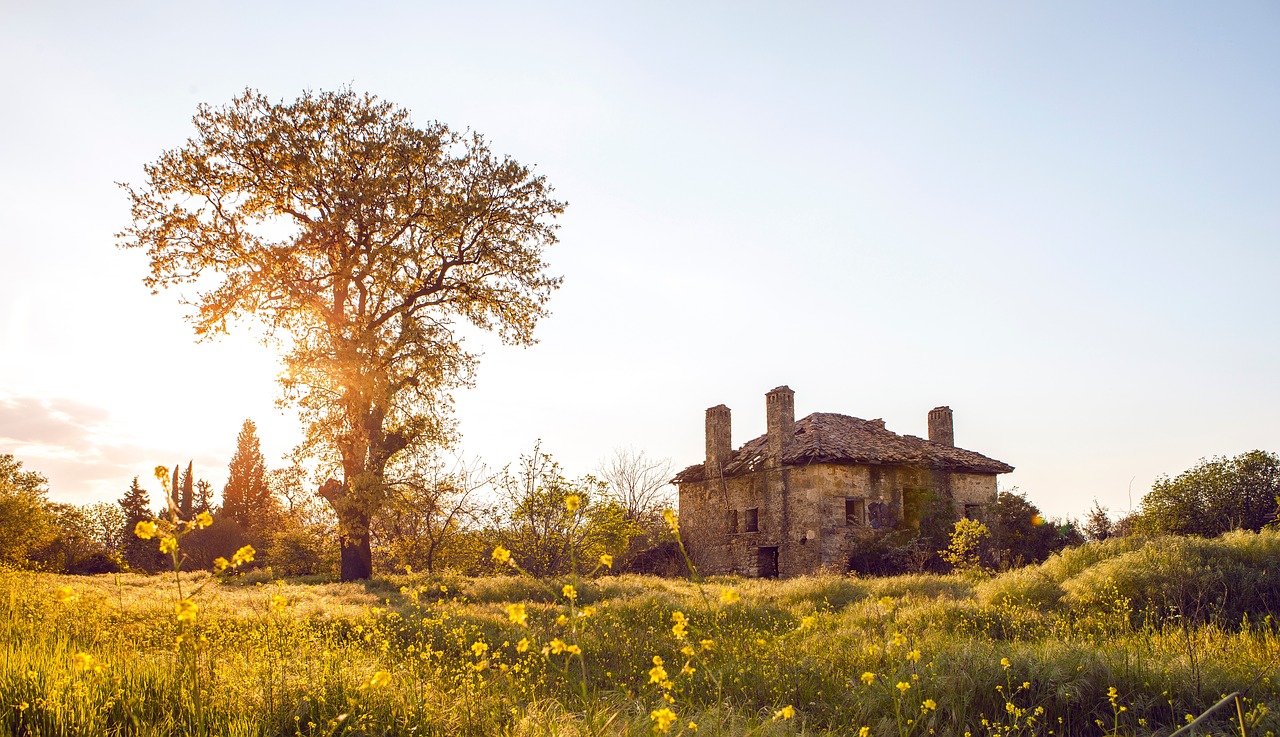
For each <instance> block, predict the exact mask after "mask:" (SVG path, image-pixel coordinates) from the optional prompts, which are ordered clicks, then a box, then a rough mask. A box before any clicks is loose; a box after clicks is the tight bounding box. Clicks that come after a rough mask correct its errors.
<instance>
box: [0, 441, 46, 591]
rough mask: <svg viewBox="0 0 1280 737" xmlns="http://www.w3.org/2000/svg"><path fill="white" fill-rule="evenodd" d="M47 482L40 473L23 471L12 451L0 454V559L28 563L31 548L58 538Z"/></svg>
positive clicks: (16, 564)
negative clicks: (50, 506)
mask: <svg viewBox="0 0 1280 737" xmlns="http://www.w3.org/2000/svg"><path fill="white" fill-rule="evenodd" d="M47 484H48V481H47V480H46V479H45V477H44V476H42V475H41V474H39V473H36V472H35V471H23V470H22V462H21V461H19V460H17V459H16V458H14V457H13V456H12V455H9V454H7V453H5V454H2V455H0V563H5V564H8V565H12V566H25V565H28V558H29V556H30V555H31V553H32V552H33V551H36V550H39V549H41V548H43V547H45V546H47V545H50V544H51V543H53V541H54V540H55V539H56V538H57V534H58V532H57V526H56V520H55V519H54V516H53V514H51V512H50V509H49V506H48V504H49V503H48V499H47V497H48V494H49V490H48V488H47Z"/></svg>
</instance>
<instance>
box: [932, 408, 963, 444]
mask: <svg viewBox="0 0 1280 737" xmlns="http://www.w3.org/2000/svg"><path fill="white" fill-rule="evenodd" d="M929 439H930V440H932V441H933V442H935V443H942V444H943V445H950V446H952V447H955V444H956V433H955V429H954V426H953V425H952V423H951V408H950V407H934V408H933V409H931V410H929Z"/></svg>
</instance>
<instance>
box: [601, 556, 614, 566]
mask: <svg viewBox="0 0 1280 737" xmlns="http://www.w3.org/2000/svg"><path fill="white" fill-rule="evenodd" d="M600 565H602V566H604V567H605V568H613V556H612V555H609V554H608V553H604V554H602V555H601V556H600Z"/></svg>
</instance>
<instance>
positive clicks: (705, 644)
mask: <svg viewBox="0 0 1280 737" xmlns="http://www.w3.org/2000/svg"><path fill="white" fill-rule="evenodd" d="M698 644H699V645H701V646H702V649H703V650H710V649H711V648H713V647H715V646H716V641H715V640H702V641H700V642H699V643H698Z"/></svg>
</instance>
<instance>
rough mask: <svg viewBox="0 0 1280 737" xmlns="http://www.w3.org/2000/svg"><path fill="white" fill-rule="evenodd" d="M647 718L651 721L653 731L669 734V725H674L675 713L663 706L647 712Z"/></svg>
mask: <svg viewBox="0 0 1280 737" xmlns="http://www.w3.org/2000/svg"><path fill="white" fill-rule="evenodd" d="M649 718H650V719H651V720H653V731H655V732H663V733H666V732H670V731H671V725H672V724H675V721H676V713H675V712H674V711H671V708H670V707H666V706H664V707H662V708H661V709H654V710H653V711H651V712H649Z"/></svg>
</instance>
